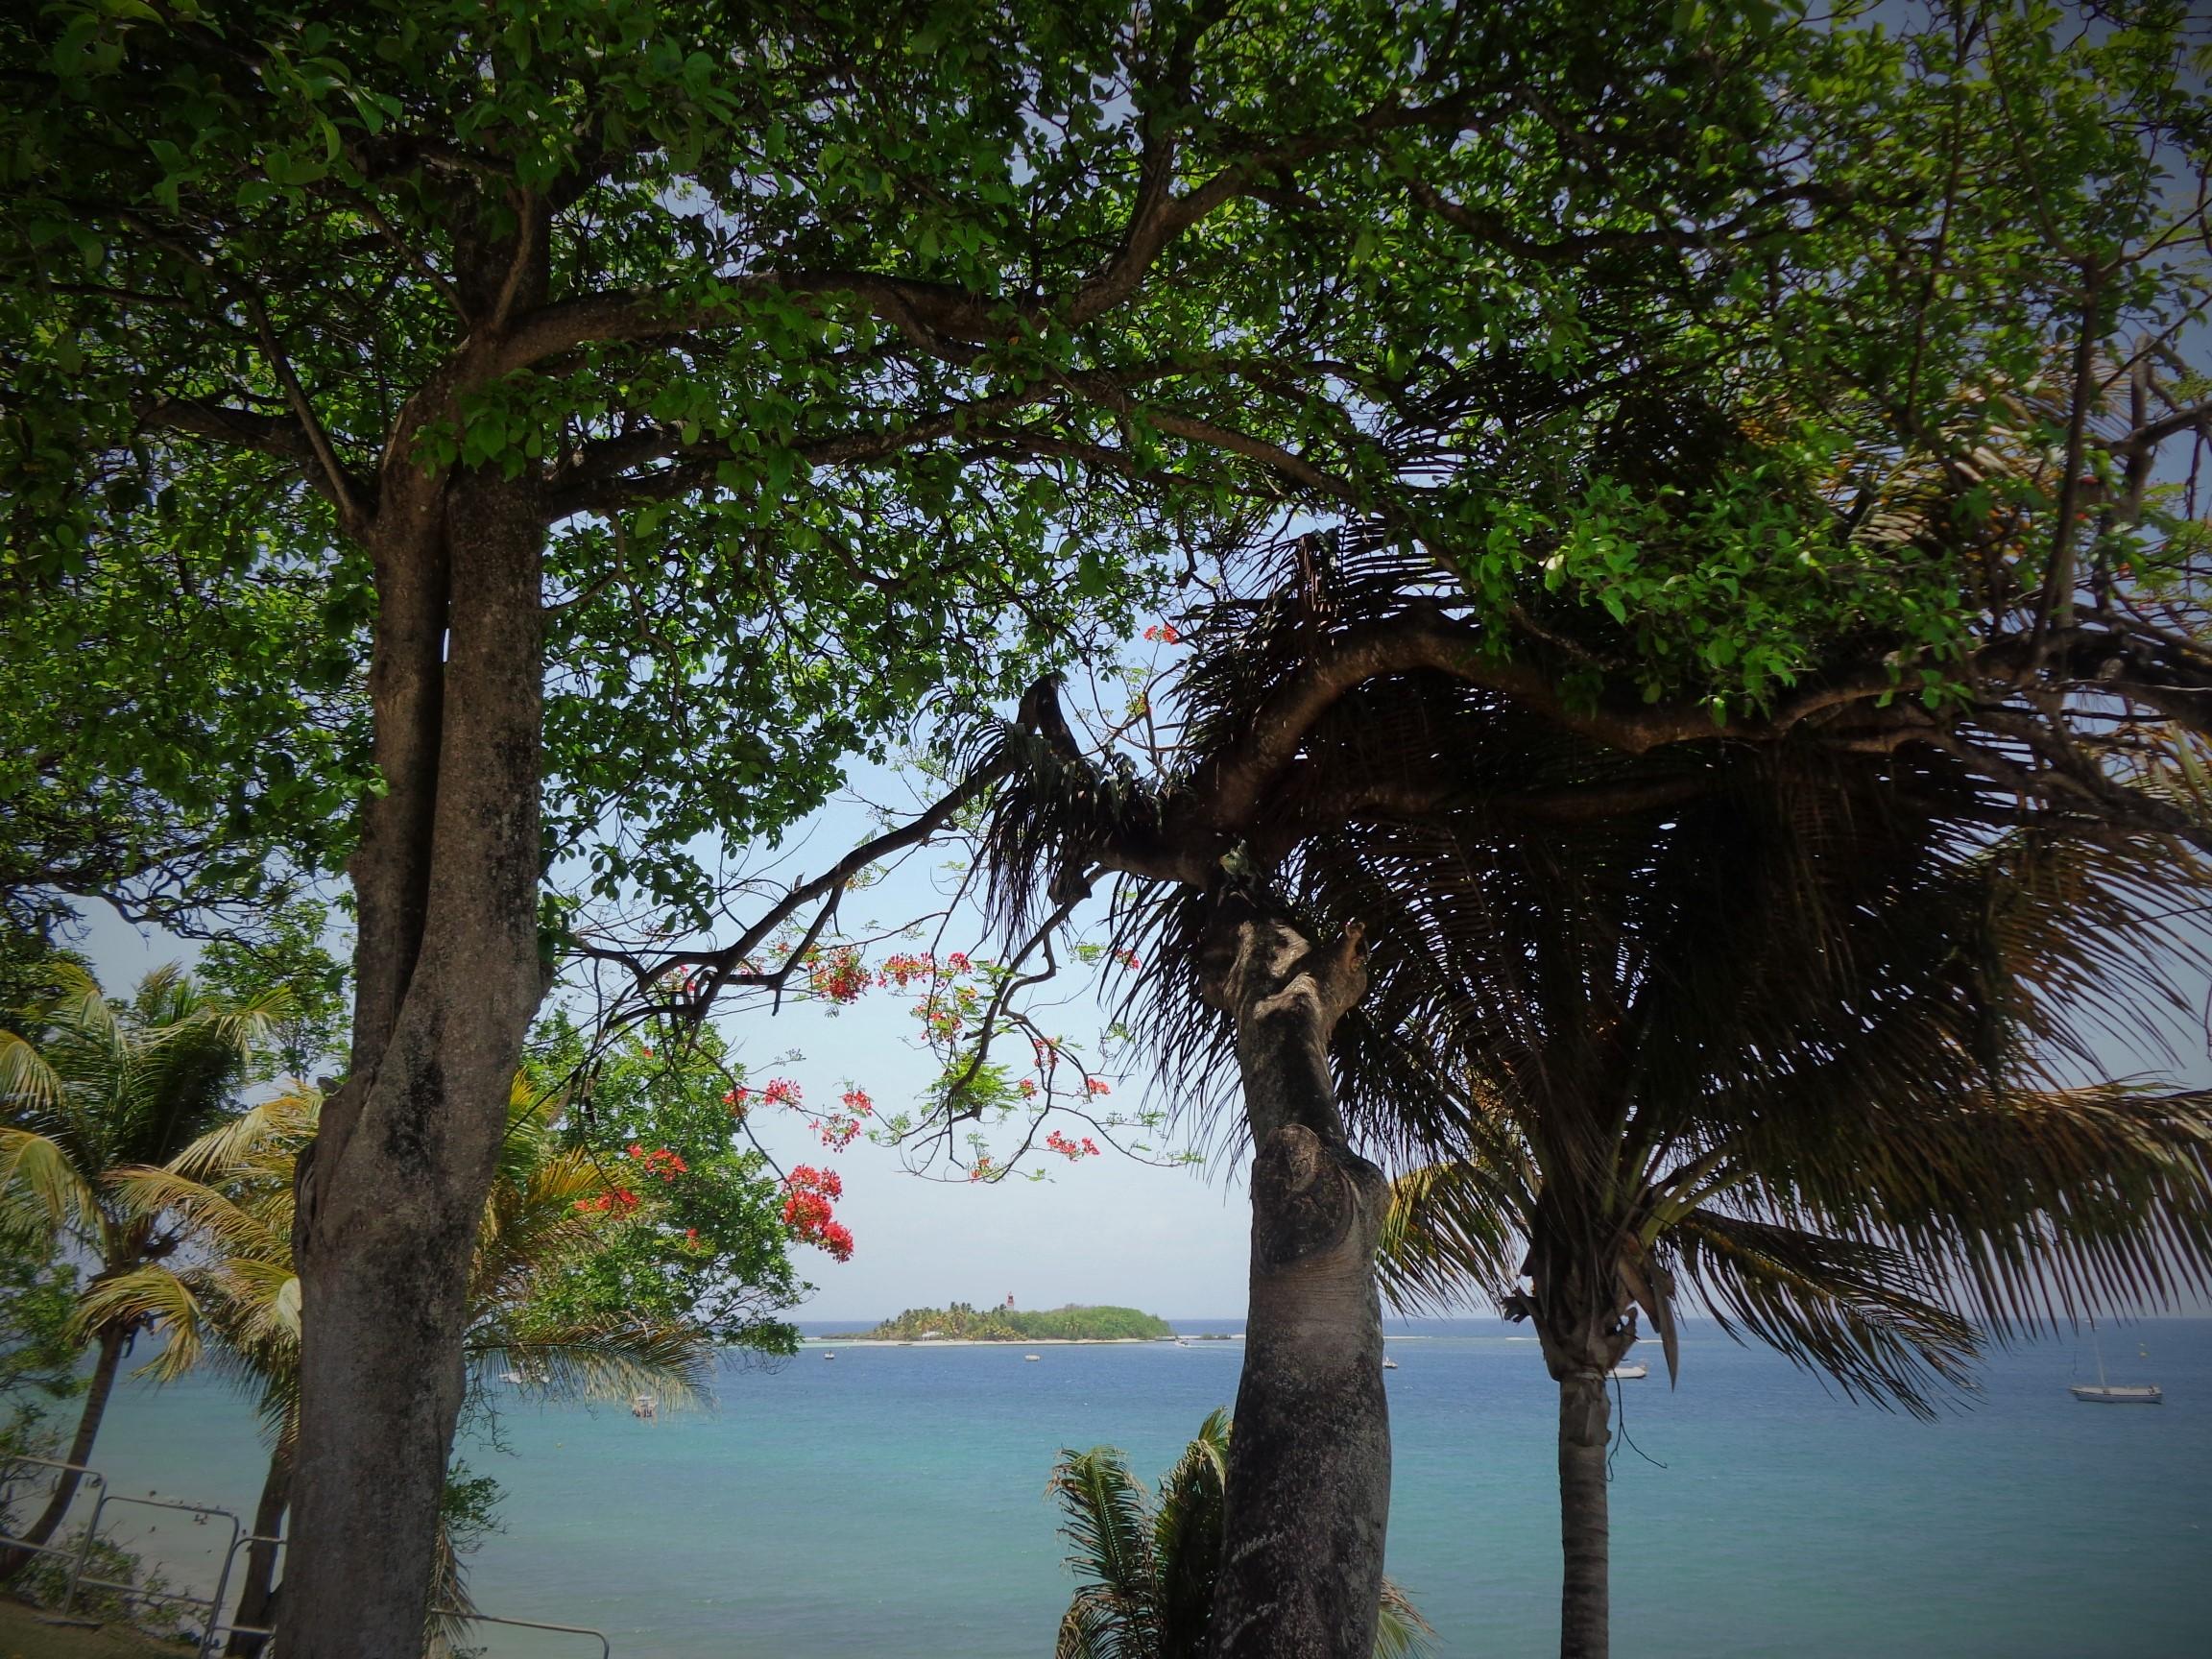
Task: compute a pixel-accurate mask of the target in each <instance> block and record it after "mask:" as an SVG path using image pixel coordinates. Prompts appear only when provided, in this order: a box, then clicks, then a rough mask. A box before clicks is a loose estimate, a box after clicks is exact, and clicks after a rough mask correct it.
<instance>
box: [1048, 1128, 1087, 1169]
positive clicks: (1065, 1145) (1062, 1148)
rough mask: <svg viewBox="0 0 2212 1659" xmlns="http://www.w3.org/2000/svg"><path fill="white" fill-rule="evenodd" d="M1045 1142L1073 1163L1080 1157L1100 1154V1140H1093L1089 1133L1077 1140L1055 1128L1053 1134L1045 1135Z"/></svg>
mask: <svg viewBox="0 0 2212 1659" xmlns="http://www.w3.org/2000/svg"><path fill="white" fill-rule="evenodd" d="M1045 1144H1046V1146H1047V1147H1049V1148H1050V1149H1051V1150H1052V1151H1054V1152H1057V1153H1059V1154H1060V1156H1061V1157H1063V1158H1065V1159H1067V1160H1068V1161H1069V1162H1070V1163H1073V1162H1074V1161H1075V1160H1077V1159H1079V1158H1095V1157H1097V1156H1098V1142H1095V1141H1094V1140H1092V1139H1091V1137H1090V1136H1088V1135H1086V1136H1084V1137H1083V1139H1082V1140H1081V1141H1075V1140H1072V1139H1070V1137H1069V1136H1067V1135H1064V1134H1062V1133H1061V1132H1060V1131H1059V1130H1057V1129H1055V1130H1053V1131H1052V1133H1051V1134H1049V1135H1047V1136H1046V1137H1045Z"/></svg>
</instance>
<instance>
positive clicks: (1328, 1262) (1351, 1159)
mask: <svg viewBox="0 0 2212 1659" xmlns="http://www.w3.org/2000/svg"><path fill="white" fill-rule="evenodd" d="M1205 974H1206V985H1207V995H1208V998H1209V1000H1211V1001H1213V1002H1214V1003H1215V1004H1216V1005H1217V1006H1220V1007H1222V1008H1224V1009H1225V1010H1227V1012H1228V1013H1229V1015H1230V1017H1231V1019H1232V1020H1233V1022H1235V1027H1236V1036H1237V1059H1238V1070H1239V1072H1240V1074H1241V1077H1242V1082H1243V1091H1244V1107H1245V1112H1246V1115H1247V1117H1248V1118H1249V1120H1250V1123H1251V1128H1252V1139H1253V1144H1254V1147H1255V1153H1254V1157H1253V1168H1252V1281H1251V1307H1250V1310H1249V1311H1248V1313H1247V1315H1246V1320H1245V1344H1244V1370H1243V1376H1242V1378H1241V1380H1240V1381H1239V1383H1238V1390H1237V1419H1236V1431H1235V1432H1234V1433H1233V1434H1232V1435H1231V1436H1230V1440H1229V1484H1228V1493H1227V1505H1226V1510H1227V1512H1226V1515H1225V1517H1224V1527H1223V1530H1224V1537H1223V1544H1222V1559H1221V1571H1220V1576H1219V1577H1218V1579H1217V1580H1216V1581H1215V1585H1214V1615H1213V1621H1212V1624H1213V1637H1212V1651H1213V1653H1214V1655H1215V1656H1216V1659H1370V1656H1371V1655H1372V1653H1373V1651H1374V1647H1375V1623H1376V1616H1377V1609H1378V1607H1379V1606H1380V1604H1381V1599H1382V1589H1383V1532H1384V1529H1385V1527H1386V1525H1387V1523H1388V1519H1389V1506H1390V1424H1389V1408H1388V1404H1387V1401H1386V1400H1385V1398H1384V1395H1383V1318H1382V1307H1381V1303H1380V1301H1379V1299H1378V1296H1377V1292H1376V1284H1375V1250H1376V1243H1377V1239H1378V1238H1379V1236H1380V1232H1381V1227H1382V1220H1383V1214H1384V1211H1385V1210H1386V1208H1387V1206H1388V1200H1389V1188H1388V1184H1387V1182H1385V1181H1384V1179H1383V1172H1382V1171H1381V1170H1379V1169H1377V1168H1376V1167H1375V1166H1374V1165H1372V1164H1370V1163H1368V1162H1367V1161H1366V1160H1365V1159H1363V1158H1360V1157H1359V1156H1358V1155H1357V1154H1356V1153H1354V1152H1353V1151H1352V1149H1351V1147H1350V1145H1349V1144H1348V1142H1347V1140H1346V1136H1345V1131H1344V1121H1343V1117H1342V1115H1341V1113H1340V1112H1339V1111H1338V1110H1337V1105H1336V1093H1335V1085H1334V1078H1333V1077H1332V1075H1331V1071H1330V1067H1329V1053H1328V1050H1329V1040H1330V1037H1331V1034H1332V1033H1333V1032H1334V1028H1335V1024H1336V1022H1337V1021H1338V1020H1339V1019H1340V1018H1342V1016H1343V1014H1344V1013H1345V1011H1346V1010H1348V1009H1349V1008H1350V1007H1351V1006H1352V1005H1353V1003H1354V1002H1356V1001H1357V1000H1358V998H1359V995H1360V993H1361V992H1362V991H1363V990H1364V989H1365V974H1364V973H1363V972H1362V970H1361V969H1360V966H1359V963H1358V938H1357V936H1353V937H1350V938H1347V939H1345V940H1343V941H1341V942H1340V943H1338V944H1336V945H1335V946H1334V947H1327V948H1325V947H1323V946H1322V945H1321V944H1319V943H1318V942H1317V941H1315V940H1314V939H1313V938H1311V937H1310V935H1309V934H1308V933H1307V932H1306V931H1305V930H1303V929H1302V928H1301V927H1300V926H1298V925H1296V924H1294V923H1292V922H1290V921H1288V920H1286V919H1285V918H1284V917H1282V916H1281V915H1278V914H1270V913H1268V912H1265V911H1262V909H1261V908H1260V907H1259V906H1258V905H1257V904H1255V903H1254V902H1252V901H1251V900H1250V899H1249V898H1247V897H1245V896H1244V895H1242V894H1238V893H1232V894H1230V895H1228V896H1226V897H1225V898H1224V899H1223V901H1222V903H1221V908H1220V911H1219V913H1218V915H1217V918H1216V920H1215V923H1214V932H1213V936H1212V938H1211V939H1210V941H1209V945H1208V959H1207V961H1206V963H1205Z"/></svg>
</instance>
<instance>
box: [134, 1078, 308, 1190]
mask: <svg viewBox="0 0 2212 1659" xmlns="http://www.w3.org/2000/svg"><path fill="white" fill-rule="evenodd" d="M322 1113H323V1096H322V1094H321V1093H320V1092H319V1091H317V1090H314V1089H307V1088H301V1089H293V1090H288V1091H286V1092H285V1093H284V1094H278V1095H276V1096H275V1097H273V1098H271V1099H268V1100H262V1101H258V1102H256V1103H254V1104H253V1105H252V1106H249V1107H247V1108H246V1109H245V1110H244V1111H243V1112H240V1113H238V1114H236V1115H235V1116H233V1117H230V1118H226V1119H224V1121H223V1122H221V1123H219V1124H217V1125H216V1126H215V1127H214V1128H212V1129H210V1130H208V1131H207V1133H206V1134H204V1135H202V1136H201V1137H200V1138H199V1139H198V1140H196V1141H194V1142H192V1143H191V1144H190V1145H188V1146H186V1147H185V1148H184V1149H183V1150H182V1151H180V1152H179V1153H178V1154H177V1156H176V1157H174V1158H172V1159H171V1160H170V1161H169V1167H170V1168H171V1169H172V1170H174V1171H175V1172H176V1173H177V1174H179V1175H181V1176H183V1177H185V1178H186V1179H188V1180H192V1181H203V1182H204V1181H207V1180H209V1179H211V1178H213V1177H215V1176H217V1175H222V1176H225V1177H228V1176H230V1175H231V1174H233V1173H235V1172H236V1171H237V1170H238V1169H239V1168H240V1166H242V1165H244V1164H245V1163H246V1162H247V1161H248V1160H249V1159H251V1158H253V1157H256V1156H258V1155H261V1154H263V1153H266V1152H269V1151H270V1150H272V1149H274V1148H282V1149H283V1150H284V1151H285V1153H286V1155H287V1156H288V1155H289V1153H290V1152H292V1151H296V1150H297V1149H298V1148H299V1147H300V1146H303V1145H305V1144H306V1143H307V1142H309V1141H311V1140H313V1139H314V1137H315V1130H316V1126H317V1125H318V1123H320V1121H321V1120H322Z"/></svg>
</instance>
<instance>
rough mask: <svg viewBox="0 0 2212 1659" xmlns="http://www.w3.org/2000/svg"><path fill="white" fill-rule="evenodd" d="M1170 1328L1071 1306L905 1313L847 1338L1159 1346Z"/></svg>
mask: <svg viewBox="0 0 2212 1659" xmlns="http://www.w3.org/2000/svg"><path fill="white" fill-rule="evenodd" d="M1174 1334H1175V1331H1174V1327H1172V1326H1171V1325H1169V1324H1168V1323H1167V1321H1166V1320H1165V1319H1162V1318H1160V1317H1159V1316H1158V1315H1156V1314H1152V1313H1141V1312H1139V1311H1138V1310H1136V1309H1134V1308H1079V1307H1077V1306H1075V1305H1074V1304H1072V1303H1070V1305H1069V1306H1067V1307H1065V1308H1052V1309H1046V1310H1039V1311H1037V1312H1029V1311H1027V1310H1017V1309H1013V1308H973V1307H970V1306H969V1305H968V1304H967V1303H965V1302H955V1303H953V1304H952V1305H951V1307H950V1308H909V1309H907V1310H906V1311H905V1312H903V1313H902V1314H900V1315H899V1317H898V1318H896V1319H886V1320H884V1321H883V1323H882V1324H880V1325H878V1326H877V1327H876V1329H875V1330H873V1331H869V1332H864V1333H863V1334H860V1335H858V1336H855V1337H853V1338H851V1340H853V1341H857V1342H923V1341H936V1340H944V1341H963V1342H1158V1341H1162V1340H1164V1339H1166V1338H1167V1337H1170V1336H1173V1335H1174Z"/></svg>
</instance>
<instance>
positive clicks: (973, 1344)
mask: <svg viewBox="0 0 2212 1659" xmlns="http://www.w3.org/2000/svg"><path fill="white" fill-rule="evenodd" d="M1243 1340H1244V1333H1243V1332H1241V1331H1239V1332H1238V1333H1237V1334H1236V1335H1234V1336H859V1335H854V1336H802V1337H801V1338H800V1339H799V1346H800V1347H802V1348H831V1347H845V1348H1158V1347H1161V1346H1163V1345H1170V1346H1172V1345H1178V1344H1181V1343H1186V1342H1188V1343H1190V1344H1192V1345H1195V1344H1197V1343H1200V1342H1241V1341H1243Z"/></svg>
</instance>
